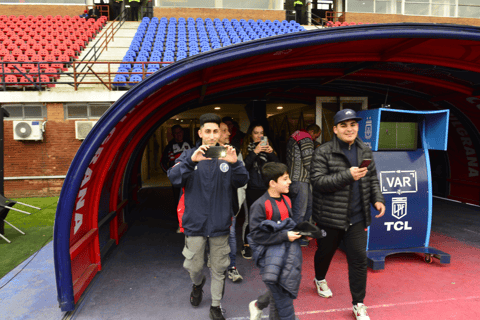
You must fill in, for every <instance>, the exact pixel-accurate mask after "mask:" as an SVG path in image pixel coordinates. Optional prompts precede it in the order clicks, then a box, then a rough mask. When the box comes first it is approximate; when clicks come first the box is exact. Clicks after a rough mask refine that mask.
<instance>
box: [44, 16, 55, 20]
mask: <svg viewBox="0 0 480 320" xmlns="http://www.w3.org/2000/svg"><path fill="white" fill-rule="evenodd" d="M45 18H46V19H47V20H53V17H52V16H51V15H48V16H45Z"/></svg>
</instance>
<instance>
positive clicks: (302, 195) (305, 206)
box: [288, 181, 312, 223]
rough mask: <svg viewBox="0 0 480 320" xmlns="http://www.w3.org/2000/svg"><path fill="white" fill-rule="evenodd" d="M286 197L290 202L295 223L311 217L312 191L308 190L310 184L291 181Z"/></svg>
mask: <svg viewBox="0 0 480 320" xmlns="http://www.w3.org/2000/svg"><path fill="white" fill-rule="evenodd" d="M288 195H289V196H290V200H292V214H293V217H292V218H293V220H294V221H295V222H296V223H300V222H303V221H308V220H310V217H311V216H312V190H311V189H310V183H308V182H300V181H292V184H291V185H290V192H289V193H288Z"/></svg>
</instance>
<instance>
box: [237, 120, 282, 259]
mask: <svg viewBox="0 0 480 320" xmlns="http://www.w3.org/2000/svg"><path fill="white" fill-rule="evenodd" d="M265 138H267V137H265ZM241 153H242V155H243V159H244V162H245V168H247V170H248V173H249V175H250V180H249V181H248V186H247V190H246V200H247V201H246V204H247V208H248V209H247V210H245V222H244V223H243V228H242V238H243V241H244V242H243V249H242V256H243V257H244V258H245V259H252V250H251V249H250V247H249V245H248V239H247V235H248V233H249V228H248V210H249V208H250V206H251V205H252V204H253V203H254V202H255V201H256V200H257V199H258V198H260V197H261V196H262V195H263V194H264V193H265V192H266V191H267V188H268V185H267V183H265V181H264V179H263V177H262V172H261V168H262V167H263V165H264V164H266V163H267V162H280V160H279V159H278V157H277V155H276V154H275V152H274V150H273V148H272V146H271V144H270V140H268V139H266V140H264V130H263V125H262V124H261V123H260V122H257V121H254V122H252V123H251V124H250V126H249V127H248V130H247V134H246V136H245V138H244V139H243V144H242V149H241Z"/></svg>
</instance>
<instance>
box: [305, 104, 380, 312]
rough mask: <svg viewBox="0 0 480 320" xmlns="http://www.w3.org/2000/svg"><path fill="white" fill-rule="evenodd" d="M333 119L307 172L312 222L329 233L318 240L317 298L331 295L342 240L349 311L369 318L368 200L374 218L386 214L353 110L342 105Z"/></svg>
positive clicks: (316, 256)
mask: <svg viewBox="0 0 480 320" xmlns="http://www.w3.org/2000/svg"><path fill="white" fill-rule="evenodd" d="M333 119H334V127H333V132H334V133H335V136H334V137H333V139H332V140H331V141H328V142H326V143H324V144H322V145H321V146H320V147H318V148H317V149H316V150H315V152H314V153H313V156H312V162H311V170H310V183H311V184H312V188H313V220H314V221H315V222H316V223H317V225H318V227H319V228H321V229H324V230H325V231H326V233H327V235H326V237H325V238H322V239H319V240H317V245H318V248H317V251H316V252H315V257H314V265H315V279H314V284H315V286H316V288H317V293H318V295H319V296H320V297H324V298H330V297H332V291H331V290H330V288H329V287H328V285H327V281H326V280H325V276H326V275H327V271H328V268H329V266H330V262H331V261H332V258H333V255H334V254H335V251H336V250H337V248H338V246H339V244H340V242H341V241H342V240H343V244H344V245H345V248H346V254H347V262H348V279H349V282H350V292H351V294H352V303H353V313H354V315H355V317H356V319H357V320H369V319H370V318H369V316H368V314H367V307H366V306H365V305H364V304H363V300H364V298H365V292H366V287H367V233H368V232H367V230H368V229H367V228H368V226H369V225H370V223H371V220H372V217H371V213H370V204H373V206H374V207H375V209H376V210H378V211H379V214H378V215H376V216H375V217H376V218H380V217H382V216H383V215H384V214H385V199H384V198H383V195H382V192H381V190H380V183H379V181H378V178H377V171H376V169H375V162H374V161H373V154H372V150H371V149H370V148H369V147H368V146H367V145H366V144H365V143H363V141H362V140H360V138H358V122H357V121H359V120H361V118H359V117H357V115H356V113H355V111H354V110H351V109H343V110H341V111H339V112H337V113H336V114H335V116H334V118H333ZM364 159H370V163H369V164H368V166H366V167H364V168H360V167H361V164H362V162H363V160H364Z"/></svg>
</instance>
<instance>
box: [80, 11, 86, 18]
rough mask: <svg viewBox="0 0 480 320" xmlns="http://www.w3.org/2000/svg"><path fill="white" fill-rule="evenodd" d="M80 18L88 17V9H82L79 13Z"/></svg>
mask: <svg viewBox="0 0 480 320" xmlns="http://www.w3.org/2000/svg"><path fill="white" fill-rule="evenodd" d="M80 18H85V19H88V10H84V11H83V14H81V15H80Z"/></svg>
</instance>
